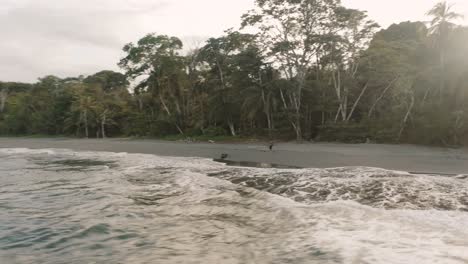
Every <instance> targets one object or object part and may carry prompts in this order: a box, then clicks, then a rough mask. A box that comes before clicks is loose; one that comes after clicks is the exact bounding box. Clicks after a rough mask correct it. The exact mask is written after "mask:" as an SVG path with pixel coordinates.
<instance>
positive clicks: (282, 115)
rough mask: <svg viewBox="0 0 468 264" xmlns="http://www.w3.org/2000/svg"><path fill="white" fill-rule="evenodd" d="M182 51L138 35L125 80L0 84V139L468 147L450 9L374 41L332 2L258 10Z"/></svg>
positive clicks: (369, 26) (462, 70) (366, 27)
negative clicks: (171, 138) (224, 139)
mask: <svg viewBox="0 0 468 264" xmlns="http://www.w3.org/2000/svg"><path fill="white" fill-rule="evenodd" d="M255 3H256V7H255V9H253V10H251V11H249V12H248V13H246V14H245V15H244V16H242V18H241V19H242V26H241V28H239V29H237V30H234V29H229V30H227V31H226V32H225V34H224V35H223V36H220V37H216V38H210V39H208V40H207V41H206V42H205V43H204V44H203V45H202V46H200V47H197V48H194V49H192V50H190V51H187V50H186V49H184V47H183V43H182V41H181V40H180V39H179V38H177V37H173V36H167V35H158V34H148V35H146V36H144V37H143V38H141V39H140V40H138V41H137V42H135V43H129V44H127V45H125V47H124V48H123V51H124V54H125V55H124V57H123V58H122V59H121V60H120V62H119V63H118V65H119V67H120V68H121V69H122V73H119V72H114V71H101V72H98V73H96V74H93V75H91V76H79V77H76V78H64V79H62V78H58V77H55V76H46V77H44V78H40V79H39V80H38V82H37V83H34V84H26V83H11V82H10V83H8V82H0V133H1V134H3V135H29V134H43V135H74V136H78V137H86V138H88V137H97V138H105V137H109V136H150V137H164V136H168V135H180V136H181V137H197V136H208V137H216V136H233V137H239V136H240V137H258V138H270V139H273V138H277V139H285V140H286V139H296V140H298V141H301V140H312V139H314V140H324V141H344V142H365V141H369V140H371V141H375V142H393V143H398V142H406V143H417V144H436V145H450V146H456V145H463V144H467V143H468V104H467V100H466V99H467V91H468V67H467V66H468V45H467V43H468V27H464V26H460V25H457V24H456V23H455V22H456V21H457V20H458V19H459V18H461V15H459V14H457V13H456V12H455V11H454V10H453V6H452V5H450V4H449V3H447V2H440V3H438V4H437V5H436V6H434V7H433V8H432V9H431V10H430V11H429V12H428V13H427V15H428V17H430V18H431V21H430V22H429V23H425V22H403V23H399V24H393V25H391V26H390V27H388V28H387V29H380V27H379V25H377V24H376V23H375V22H374V21H372V20H371V19H369V18H368V16H367V14H366V13H365V12H363V11H360V10H356V9H350V8H346V7H344V6H343V5H342V4H341V3H340V1H339V0H256V1H255Z"/></svg>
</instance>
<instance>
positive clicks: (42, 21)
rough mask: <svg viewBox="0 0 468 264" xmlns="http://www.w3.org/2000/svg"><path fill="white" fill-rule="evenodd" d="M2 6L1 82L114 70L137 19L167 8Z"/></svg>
mask: <svg viewBox="0 0 468 264" xmlns="http://www.w3.org/2000/svg"><path fill="white" fill-rule="evenodd" d="M1 1H2V5H1V6H2V9H0V25H2V27H0V35H1V36H2V41H0V80H11V81H13V80H19V81H34V80H36V79H37V78H38V77H40V76H43V75H46V74H57V75H62V77H64V76H68V75H78V74H80V73H85V74H90V73H92V72H94V71H98V70H100V69H102V68H111V69H116V66H115V64H116V62H117V61H118V59H119V56H120V49H121V47H122V46H123V45H124V44H125V43H127V42H129V41H131V40H132V39H131V37H134V32H135V31H136V30H135V28H138V27H139V22H140V21H139V19H140V17H142V16H147V15H158V13H159V12H161V11H162V10H164V8H165V7H167V6H168V2H167V1H145V0H143V1H141V0H140V1H125V0H96V1H84V0H81V1H77V0H67V1H63V0H29V1H25V0H14V1H9V0H6V2H3V1H5V0H1Z"/></svg>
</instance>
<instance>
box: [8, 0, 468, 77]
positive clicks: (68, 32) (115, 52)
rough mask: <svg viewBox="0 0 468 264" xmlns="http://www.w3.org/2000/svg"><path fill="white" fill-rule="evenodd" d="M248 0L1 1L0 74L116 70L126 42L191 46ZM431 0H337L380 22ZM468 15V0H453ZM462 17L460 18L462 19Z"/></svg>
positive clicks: (233, 23)
mask: <svg viewBox="0 0 468 264" xmlns="http://www.w3.org/2000/svg"><path fill="white" fill-rule="evenodd" d="M253 2H254V0H0V80H2V81H24V82H33V81H35V80H37V78H38V77H42V76H45V75H47V74H54V75H57V76H59V77H67V76H77V75H79V74H85V75H86V74H92V73H94V72H96V71H99V70H103V69H111V70H118V68H117V66H116V63H117V62H118V61H119V59H120V57H121V56H122V53H121V48H122V47H123V45H124V44H125V43H128V42H132V41H136V40H138V38H140V37H142V36H143V35H145V34H146V33H149V32H156V33H159V34H169V35H174V36H178V37H180V38H182V39H183V40H184V42H185V43H186V45H190V46H197V44H199V43H200V42H201V40H203V39H205V38H206V37H207V36H217V35H220V34H222V33H223V31H224V30H225V29H228V28H231V27H234V28H236V27H238V26H239V21H240V16H241V15H242V14H243V13H244V12H245V11H246V10H248V9H251V8H252V7H253ZM436 2H437V0H343V3H344V4H345V5H346V6H348V7H353V8H359V9H362V10H367V11H368V13H369V15H370V17H371V18H373V19H374V20H376V21H377V22H378V23H380V24H381V25H382V26H388V25H390V24H391V23H393V22H400V21H407V20H427V18H425V16H424V14H425V13H426V11H427V10H428V9H430V7H431V6H432V5H434V3H436ZM452 2H454V3H456V9H457V11H458V12H461V13H463V14H465V16H466V17H467V20H468V0H455V1H452ZM465 24H466V23H465Z"/></svg>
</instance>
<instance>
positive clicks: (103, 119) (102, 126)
mask: <svg viewBox="0 0 468 264" xmlns="http://www.w3.org/2000/svg"><path fill="white" fill-rule="evenodd" d="M101 134H102V138H107V135H106V112H104V113H103V114H102V119H101Z"/></svg>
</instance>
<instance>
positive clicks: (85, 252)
mask: <svg viewBox="0 0 468 264" xmlns="http://www.w3.org/2000/svg"><path fill="white" fill-rule="evenodd" d="M91 161H92V162H91ZM0 168H1V169H0V207H1V209H2V210H1V211H0V260H2V259H3V261H2V263H63V262H67V263H83V262H86V263H88V262H92V263H109V262H113V261H114V262H118V263H154V260H158V263H405V264H406V263H449V264H450V263H468V225H467V223H468V213H467V212H466V211H467V206H468V195H467V194H468V180H467V179H466V178H463V177H449V176H434V175H433V176H428V175H413V174H410V173H406V172H398V171H388V170H382V169H376V168H363V167H352V168H334V169H299V170H293V169H264V168H241V167H229V166H226V165H224V164H221V163H217V162H214V161H211V160H207V159H201V158H172V157H159V156H153V155H143V154H127V153H104V152H74V151H69V150H28V149H0ZM5 261H7V262H5Z"/></svg>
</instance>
